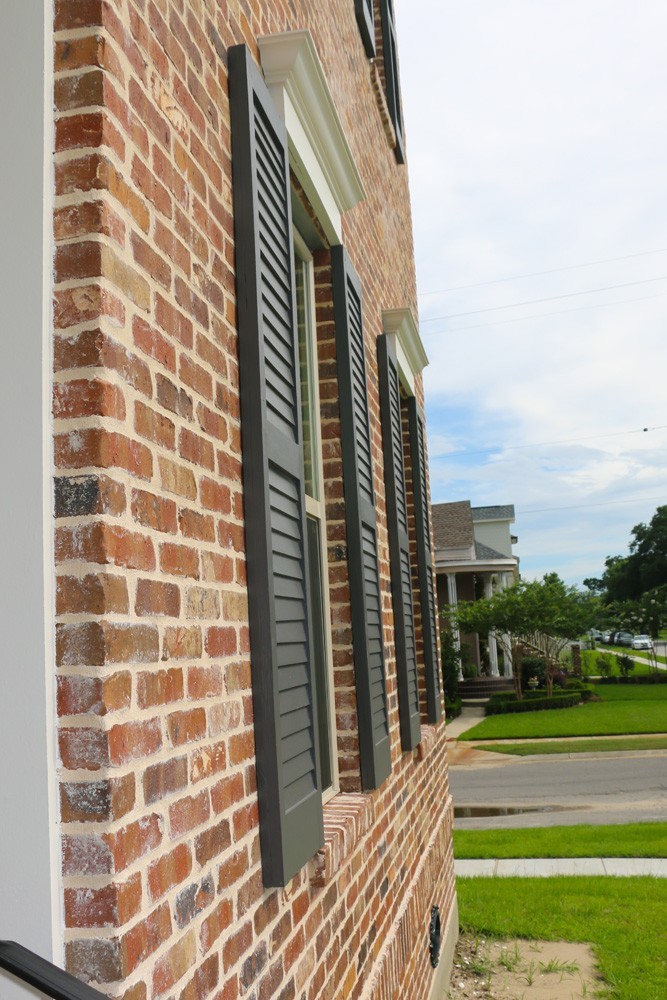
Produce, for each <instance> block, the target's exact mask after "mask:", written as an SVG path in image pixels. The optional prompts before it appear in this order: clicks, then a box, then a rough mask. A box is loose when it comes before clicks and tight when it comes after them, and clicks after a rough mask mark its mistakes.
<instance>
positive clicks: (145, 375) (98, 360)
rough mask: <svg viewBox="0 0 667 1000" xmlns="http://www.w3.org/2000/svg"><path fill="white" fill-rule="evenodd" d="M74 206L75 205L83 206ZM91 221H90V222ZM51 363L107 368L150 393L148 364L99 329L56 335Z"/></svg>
mask: <svg viewBox="0 0 667 1000" xmlns="http://www.w3.org/2000/svg"><path fill="white" fill-rule="evenodd" d="M98 204H99V203H98ZM76 207H77V209H79V208H83V207H85V206H76ZM102 208H103V209H104V211H105V213H107V214H109V213H110V212H111V210H110V209H109V208H108V206H100V210H101V209H102ZM63 211H64V210H63ZM84 219H85V216H84ZM92 224H93V223H92V222H91V223H90V225H92ZM103 231H104V230H103ZM54 366H55V369H56V371H61V370H63V369H68V368H91V367H93V368H94V367H101V368H108V369H111V370H113V371H116V372H118V374H119V375H120V376H121V378H122V379H123V381H124V382H126V383H127V384H128V385H131V386H132V387H133V388H134V389H136V390H137V391H138V392H140V393H142V395H144V396H150V395H151V392H152V382H151V375H150V370H149V368H148V365H147V364H146V363H145V362H144V361H142V360H141V359H140V358H139V357H138V356H137V355H136V354H133V353H132V352H131V351H128V350H127V348H126V347H124V346H123V345H121V344H119V343H118V342H117V341H115V340H112V338H111V337H109V336H108V335H107V334H105V333H102V331H101V330H83V331H82V332H81V333H79V334H76V335H74V336H72V337H56V338H55V341H54Z"/></svg>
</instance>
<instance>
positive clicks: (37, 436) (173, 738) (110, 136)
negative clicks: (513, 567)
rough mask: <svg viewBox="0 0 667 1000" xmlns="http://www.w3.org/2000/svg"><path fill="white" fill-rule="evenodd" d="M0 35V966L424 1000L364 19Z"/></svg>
mask: <svg viewBox="0 0 667 1000" xmlns="http://www.w3.org/2000/svg"><path fill="white" fill-rule="evenodd" d="M3 20H4V28H5V30H4V32H3V39H2V43H1V44H2V47H3V53H2V55H3V58H2V60H1V61H0V65H1V66H2V70H1V72H2V74H3V88H2V93H3V101H4V105H3V132H4V141H5V151H6V155H5V157H3V162H2V166H1V167H0V171H1V173H0V177H1V180H2V184H1V189H2V191H3V195H4V201H5V210H4V226H3V233H2V249H3V254H2V267H1V269H0V271H1V273H2V278H3V294H2V309H3V318H4V324H3V325H4V328H5V357H4V361H5V364H4V368H3V372H4V386H3V393H2V394H0V396H1V403H0V405H1V406H2V426H3V428H4V430H5V441H6V446H5V485H4V489H3V491H2V501H1V503H2V515H3V524H4V525H5V545H4V560H5V573H4V574H3V576H4V580H3V600H2V625H3V652H4V658H3V667H4V670H3V674H4V681H3V697H2V701H1V702H0V723H1V725H0V760H1V761H2V784H1V786H0V787H1V789H2V802H3V823H2V825H1V832H0V872H1V882H0V884H1V886H2V897H3V906H2V909H1V912H0V938H2V939H14V940H18V941H20V942H21V943H22V944H24V945H26V946H27V947H30V948H32V949H34V950H35V951H36V952H37V953H39V954H41V955H43V956H46V957H51V958H53V960H54V961H55V963H56V964H58V965H62V966H66V967H67V968H68V969H69V970H70V971H71V972H72V973H74V975H76V976H77V977H79V978H81V979H84V980H86V981H88V982H90V983H91V984H92V985H93V986H94V987H96V988H97V989H99V990H100V991H102V992H103V993H104V994H107V995H109V996H111V997H116V998H123V1000H160V998H165V1000H166V998H169V1000H172V998H173V1000H207V998H210V1000H235V998H237V997H249V998H250V997H252V998H253V1000H267V998H270V997H271V998H273V997H275V998H281V1000H288V998H292V997H293V998H302V997H303V998H307V1000H319V998H335V997H354V998H357V997H369V998H370V997H374V998H378V1000H380V998H381V1000H388V998H398V997H400V998H401V1000H424V998H428V997H438V996H442V994H443V992H444V988H445V985H446V981H447V975H448V970H449V967H450V963H451V952H452V948H453V944H454V941H455V938H456V934H457V916H456V896H455V886H454V876H453V861H452V851H451V825H452V815H453V811H452V805H451V798H450V795H449V789H448V779H447V765H446V759H445V727H444V718H443V717H442V706H441V686H440V681H439V667H438V640H437V631H436V621H435V591H434V577H433V559H432V542H431V519H430V505H429V500H428V495H429V494H428V477H427V459H426V451H425V435H424V423H423V413H422V406H423V389H422V377H421V372H422V370H423V367H424V365H425V363H426V357H425V355H424V351H423V348H422V345H421V342H420V339H419V334H418V330H417V325H416V321H415V317H416V295H415V275H414V261H413V251H412V235H411V223H410V210H409V199H408V183H407V175H406V167H405V165H404V160H405V156H404V139H403V127H402V120H401V107H400V95H399V87H398V64H397V54H396V38H395V31H394V22H393V11H392V4H391V0H375V3H373V0H330V2H324V0H275V2H272V3H265V2H260V0H238V2H234V0H55V5H54V6H52V4H51V3H49V2H46V0H44V2H43V3H39V2H38V0H26V2H25V3H20V4H9V5H8V9H7V10H6V11H4V13H3ZM45 53H46V57H45V55H44V54H45ZM436 907H437V908H438V910H437V912H436V910H435V908H436ZM438 920H439V922H440V928H441V939H442V950H441V955H442V958H441V961H440V964H439V965H438V966H437V968H436V967H434V965H433V964H432V963H431V961H430V955H429V931H430V929H431V927H432V926H433V927H435V925H436V923H437V922H438ZM0 979H2V983H1V984H0V992H1V993H2V996H3V998H4V997H7V998H10V997H11V998H13V997H24V996H27V995H28V994H27V993H26V992H25V990H24V988H23V987H22V986H21V985H20V984H18V983H16V982H15V981H14V980H13V979H11V978H7V977H6V976H4V975H3V974H2V973H0ZM31 995H32V994H31Z"/></svg>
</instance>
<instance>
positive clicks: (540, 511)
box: [516, 497, 667, 517]
mask: <svg viewBox="0 0 667 1000" xmlns="http://www.w3.org/2000/svg"><path fill="white" fill-rule="evenodd" d="M666 499H667V497H634V498H632V499H630V500H601V501H600V502H599V503H578V504H573V505H572V506H571V507H539V508H536V509H535V510H521V509H520V508H519V507H517V508H516V513H517V515H518V514H521V516H522V517H523V516H524V515H526V514H548V513H550V512H551V511H554V510H582V509H583V508H585V507H611V506H612V505H614V504H623V503H649V502H650V503H655V502H656V501H658V500H666Z"/></svg>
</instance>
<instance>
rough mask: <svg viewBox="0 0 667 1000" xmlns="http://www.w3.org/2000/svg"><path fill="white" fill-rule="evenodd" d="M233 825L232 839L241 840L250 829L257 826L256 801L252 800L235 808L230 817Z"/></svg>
mask: <svg viewBox="0 0 667 1000" xmlns="http://www.w3.org/2000/svg"><path fill="white" fill-rule="evenodd" d="M232 820H233V825H234V840H235V841H237V840H241V839H242V838H243V837H245V836H246V835H247V834H248V833H250V832H251V830H254V829H255V828H256V827H258V826H259V813H258V811H257V803H256V802H252V803H250V804H249V805H247V806H242V807H241V808H240V809H237V810H236V812H235V813H234V816H233V817H232Z"/></svg>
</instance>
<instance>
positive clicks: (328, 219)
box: [257, 30, 365, 244]
mask: <svg viewBox="0 0 667 1000" xmlns="http://www.w3.org/2000/svg"><path fill="white" fill-rule="evenodd" d="M257 44H258V46H259V52H260V59H261V63H262V70H263V72H264V79H265V81H266V84H267V86H268V88H269V91H270V93H271V96H272V98H273V101H274V103H275V105H276V109H277V111H278V113H279V115H280V116H281V118H282V119H283V121H284V123H285V127H286V128H287V134H288V141H289V153H290V164H291V166H292V169H293V170H294V173H295V174H296V176H297V178H298V180H299V183H300V184H301V185H302V186H303V189H304V191H305V192H306V195H307V196H308V198H309V200H310V202H311V204H312V206H313V208H314V209H315V212H316V214H317V217H318V220H319V222H320V224H321V225H322V227H323V229H324V231H325V233H326V236H327V239H329V240H330V241H331V243H332V244H339V243H341V242H342V238H343V233H342V215H343V213H344V212H346V211H349V209H351V208H353V207H354V206H355V205H356V204H357V203H358V202H359V201H361V200H362V199H363V198H364V197H365V192H364V188H363V185H362V182H361V177H360V175H359V171H358V170H357V167H356V164H355V162H354V159H353V157H352V152H351V150H350V147H349V145H348V143H347V140H346V138H345V133H344V131H343V127H342V124H341V121H340V118H339V117H338V112H337V111H336V108H335V105H334V102H333V99H332V97H331V92H330V90H329V86H328V84H327V81H326V77H325V75H324V70H323V69H322V64H321V62H320V59H319V56H318V55H317V50H316V49H315V44H314V42H313V39H312V36H311V34H310V32H309V31H307V30H302V31H287V32H283V33H281V34H276V35H264V36H262V37H261V38H258V39H257Z"/></svg>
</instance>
